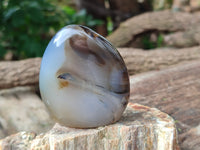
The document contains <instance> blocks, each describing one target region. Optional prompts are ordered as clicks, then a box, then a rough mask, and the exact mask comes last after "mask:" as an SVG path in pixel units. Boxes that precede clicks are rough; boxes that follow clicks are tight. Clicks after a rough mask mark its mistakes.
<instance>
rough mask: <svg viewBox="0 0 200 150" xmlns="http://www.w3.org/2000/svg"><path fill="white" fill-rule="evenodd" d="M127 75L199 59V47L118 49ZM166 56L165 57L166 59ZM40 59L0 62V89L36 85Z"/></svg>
mask: <svg viewBox="0 0 200 150" xmlns="http://www.w3.org/2000/svg"><path fill="white" fill-rule="evenodd" d="M118 50H119V52H120V53H121V55H122V57H123V58H124V61H125V63H126V66H127V68H128V71H129V74H130V75H133V74H137V73H141V72H146V71H152V70H160V69H163V68H167V67H168V66H170V65H174V64H179V63H181V62H187V61H191V60H197V59H200V47H193V48H185V49H181V50H180V49H178V50H175V49H173V50H172V49H168V50H166V49H163V48H162V49H158V50H153V51H143V50H141V49H133V48H118ZM166 56H167V57H166ZM40 63H41V58H32V59H26V60H21V61H5V62H0V77H1V78H0V89H5V88H12V87H15V86H27V85H38V80H39V70H40Z"/></svg>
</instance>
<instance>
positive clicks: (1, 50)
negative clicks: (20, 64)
mask: <svg viewBox="0 0 200 150" xmlns="http://www.w3.org/2000/svg"><path fill="white" fill-rule="evenodd" d="M0 18H1V20H0V58H3V57H4V55H5V54H6V53H7V52H8V51H10V52H12V54H13V55H14V59H22V58H27V57H38V56H42V54H43V52H44V50H45V47H46V46H47V44H48V42H49V40H50V39H51V37H52V36H53V35H54V34H55V32H56V31H58V30H59V29H60V28H62V27H63V26H65V25H68V24H82V25H86V26H89V27H91V28H92V27H94V26H96V25H99V24H101V23H102V21H101V20H97V19H94V18H93V17H92V16H91V15H88V14H87V12H86V11H85V10H81V11H79V12H77V11H76V10H75V9H73V8H71V7H69V6H63V7H62V6H59V5H55V4H53V3H52V2H51V1H49V0H34V1H30V0H1V1H0Z"/></svg>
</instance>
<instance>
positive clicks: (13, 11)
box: [3, 6, 20, 21]
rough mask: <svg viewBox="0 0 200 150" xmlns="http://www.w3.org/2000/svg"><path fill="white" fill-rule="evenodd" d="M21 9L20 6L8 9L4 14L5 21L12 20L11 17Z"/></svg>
mask: <svg viewBox="0 0 200 150" xmlns="http://www.w3.org/2000/svg"><path fill="white" fill-rule="evenodd" d="M19 9H20V7H18V6H14V7H12V8H10V9H8V10H7V11H5V12H4V14H3V15H4V21H7V20H8V19H10V17H11V16H12V15H13V14H14V13H15V12H17V11H18V10H19Z"/></svg>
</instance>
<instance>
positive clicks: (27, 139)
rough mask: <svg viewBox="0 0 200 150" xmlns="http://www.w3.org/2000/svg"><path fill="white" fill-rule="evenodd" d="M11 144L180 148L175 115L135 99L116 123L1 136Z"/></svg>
mask: <svg viewBox="0 0 200 150" xmlns="http://www.w3.org/2000/svg"><path fill="white" fill-rule="evenodd" d="M169 137H170V138H169ZM13 141H14V142H13ZM11 147H12V149H15V150H18V149H20V150H21V149H23V150H28V149H31V150H38V149H43V150H49V149H58V150H66V149H68V150H72V149H77V150H103V149H104V150H117V149H118V150H130V149H131V150H138V149H139V150H149V149H151V150H161V149H162V150H179V146H178V142H177V132H176V127H175V123H174V121H173V119H172V118H171V117H170V116H168V115H167V114H165V113H163V112H161V111H159V110H158V109H156V108H149V107H146V106H142V105H139V104H132V103H129V105H128V107H127V109H126V111H125V113H124V115H123V117H122V118H121V119H120V121H118V122H116V123H115V124H111V125H108V126H105V127H99V128H95V129H73V128H67V127H63V126H60V125H59V124H56V125H55V127H54V128H53V129H52V130H50V131H48V132H47V133H44V134H41V135H38V136H35V134H34V133H30V132H20V133H18V134H15V135H11V136H9V137H7V138H5V139H2V140H0V149H2V150H4V149H6V148H8V149H9V148H11Z"/></svg>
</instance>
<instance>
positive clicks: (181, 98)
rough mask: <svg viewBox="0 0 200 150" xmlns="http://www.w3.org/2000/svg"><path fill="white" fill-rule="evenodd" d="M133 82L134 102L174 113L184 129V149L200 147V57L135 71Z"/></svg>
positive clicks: (132, 95) (182, 129) (195, 149)
mask: <svg viewBox="0 0 200 150" xmlns="http://www.w3.org/2000/svg"><path fill="white" fill-rule="evenodd" d="M130 82H131V100H130V101H131V102H136V103H140V104H143V105H147V106H150V107H156V108H158V109H160V110H161V111H163V112H166V113H168V114H169V115H171V116H172V117H173V118H174V119H175V120H176V121H175V122H176V125H177V127H178V131H179V133H180V140H179V143H180V147H181V149H185V150H199V149H200V133H199V131H200V126H199V124H200V101H199V100H200V60H198V61H193V62H189V63H186V64H181V65H176V66H174V67H170V68H168V69H163V70H160V71H153V72H148V73H143V74H138V75H134V76H131V78H130ZM188 130H189V131H188Z"/></svg>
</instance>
